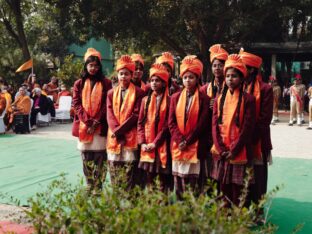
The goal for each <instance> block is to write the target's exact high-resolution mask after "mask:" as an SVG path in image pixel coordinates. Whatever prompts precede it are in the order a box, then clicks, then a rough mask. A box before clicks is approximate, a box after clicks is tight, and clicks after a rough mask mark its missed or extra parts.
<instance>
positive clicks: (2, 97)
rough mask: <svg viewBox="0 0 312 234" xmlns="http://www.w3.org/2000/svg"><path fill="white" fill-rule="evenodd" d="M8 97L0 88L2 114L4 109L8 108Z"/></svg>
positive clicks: (0, 112) (0, 110) (0, 113)
mask: <svg viewBox="0 0 312 234" xmlns="http://www.w3.org/2000/svg"><path fill="white" fill-rule="evenodd" d="M6 103H7V101H6V99H5V97H4V95H3V94H1V89H0V116H1V115H2V113H3V111H5V109H6Z"/></svg>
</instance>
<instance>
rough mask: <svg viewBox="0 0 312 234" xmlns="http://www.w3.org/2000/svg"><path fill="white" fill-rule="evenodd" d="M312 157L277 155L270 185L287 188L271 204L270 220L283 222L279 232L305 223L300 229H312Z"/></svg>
mask: <svg viewBox="0 0 312 234" xmlns="http://www.w3.org/2000/svg"><path fill="white" fill-rule="evenodd" d="M311 168H312V160H305V159H284V158H275V159H274V163H273V165H272V166H270V167H269V189H272V188H273V187H275V186H276V185H283V188H282V189H281V190H280V191H279V192H278V193H277V194H276V197H275V198H274V199H273V201H272V206H271V208H270V213H269V216H270V221H271V222H272V223H275V224H277V225H278V226H279V230H278V232H277V233H281V234H284V233H291V231H292V230H293V229H294V228H295V227H296V225H298V224H304V226H303V228H302V229H301V231H300V232H299V233H307V234H308V233H312V173H311Z"/></svg>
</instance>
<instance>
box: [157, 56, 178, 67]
mask: <svg viewBox="0 0 312 234" xmlns="http://www.w3.org/2000/svg"><path fill="white" fill-rule="evenodd" d="M156 63H168V64H169V65H170V67H171V69H172V70H173V66H174V59H173V55H172V54H171V53H170V52H163V53H162V54H161V56H159V57H158V58H157V59H156Z"/></svg>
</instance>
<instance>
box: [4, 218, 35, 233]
mask: <svg viewBox="0 0 312 234" xmlns="http://www.w3.org/2000/svg"><path fill="white" fill-rule="evenodd" d="M34 232H35V231H34V228H33V227H31V226H27V225H23V224H18V223H13V222H11V221H0V233H18V234H31V233H34Z"/></svg>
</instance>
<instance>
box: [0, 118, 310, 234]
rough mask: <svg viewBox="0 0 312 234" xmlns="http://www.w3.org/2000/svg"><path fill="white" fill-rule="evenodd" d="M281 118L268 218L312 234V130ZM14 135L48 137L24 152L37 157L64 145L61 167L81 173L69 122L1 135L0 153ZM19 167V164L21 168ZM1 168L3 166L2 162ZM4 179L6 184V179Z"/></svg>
mask: <svg viewBox="0 0 312 234" xmlns="http://www.w3.org/2000/svg"><path fill="white" fill-rule="evenodd" d="M280 118H281V122H280V123H278V124H277V125H274V126H272V127H271V135H272V141H273V147H274V149H273V151H272V155H273V158H275V159H273V165H272V166H271V167H270V169H269V177H270V179H269V188H273V187H274V186H276V185H281V184H284V189H282V190H281V191H280V192H279V193H278V194H277V196H276V198H274V199H273V203H272V206H271V210H272V213H271V214H270V215H271V216H272V218H271V221H272V222H273V223H277V224H278V225H280V229H279V233H289V232H290V231H291V229H292V228H293V227H294V226H295V225H296V224H299V223H302V222H304V223H305V224H306V225H305V228H304V229H303V231H302V232H301V233H312V212H311V213H309V210H310V211H311V210H312V198H311V193H312V188H311V184H312V183H311V182H312V180H311V177H312V176H311V174H312V173H311V171H310V168H311V167H312V160H311V159H312V144H311V143H312V130H307V129H306V127H307V124H305V125H303V126H301V127H299V126H295V125H294V126H292V127H290V126H288V114H283V113H282V114H281V115H280ZM306 119H307V118H306ZM14 138H15V139H16V141H20V142H22V141H23V142H27V144H30V143H33V145H36V144H37V145H38V142H39V140H41V139H47V142H49V143H50V145H49V144H48V145H46V146H45V145H42V146H43V147H42V149H41V151H40V150H39V151H38V150H37V148H36V147H37V146H36V147H35V146H34V147H33V148H29V149H28V151H27V152H29V154H32V153H34V152H35V151H38V155H39V156H40V155H42V156H45V157H42V159H44V160H51V155H50V154H48V153H46V152H48V151H47V149H46V148H47V147H52V146H59V147H63V149H65V148H66V150H67V151H66V158H67V159H68V160H73V158H74V160H75V168H74V166H72V167H71V168H70V169H69V168H65V167H64V168H63V170H68V171H70V170H72V171H75V173H76V172H77V171H78V172H80V173H81V168H80V167H81V165H80V164H81V162H80V158H79V153H78V152H77V151H76V149H75V145H76V139H75V138H74V137H72V136H71V124H56V123H53V124H52V125H51V126H47V127H40V128H38V129H37V130H35V131H33V132H32V133H31V134H26V135H18V136H17V135H15V134H12V133H9V134H8V135H6V138H3V139H1V136H0V149H1V150H0V152H3V151H5V150H7V151H8V152H12V151H14V150H15V149H14V148H15V147H17V146H15V145H10V144H8V145H7V146H3V144H1V142H6V144H7V143H10V142H12V140H13V139H14ZM36 142H37V143H36ZM25 144H26V143H25ZM310 152H311V153H310ZM1 156H4V155H1V153H0V158H1ZM21 156H22V155H21ZM29 156H31V155H29ZM52 159H53V158H52ZM57 160H58V159H57V158H56V159H55V160H54V161H53V160H52V161H49V163H55V164H53V165H55V167H58V166H62V163H61V162H60V163H58V164H57V162H55V161H57ZM68 162H69V161H68ZM10 163H11V162H10ZM47 163H48V162H47ZM22 166H23V165H20V167H22ZM66 166H68V165H66ZM0 169H2V168H1V165H0ZM17 170H18V169H17ZM0 173H1V170H0ZM28 173H29V172H28ZM34 173H36V172H34ZM38 177H39V176H36V174H34V175H33V178H38ZM51 178H54V174H53V175H51V174H47V175H44V177H42V180H41V181H49V180H51ZM5 182H6V183H7V181H5ZM13 182H14V181H13ZM31 183H32V184H35V183H37V182H36V181H33V182H31ZM1 186H2V188H5V186H6V184H4V185H3V183H2V184H1V178H0V188H1ZM32 188H33V187H32ZM18 189H20V188H18V186H16V188H13V189H12V192H14V191H16V192H17V193H18V191H21V190H18ZM0 192H3V191H0ZM30 192H31V191H30ZM19 210H20V208H16V207H13V206H10V205H0V221H1V220H13V219H14V218H16V217H18V216H19V215H20V214H21V212H19Z"/></svg>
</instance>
